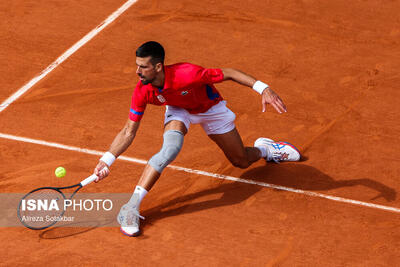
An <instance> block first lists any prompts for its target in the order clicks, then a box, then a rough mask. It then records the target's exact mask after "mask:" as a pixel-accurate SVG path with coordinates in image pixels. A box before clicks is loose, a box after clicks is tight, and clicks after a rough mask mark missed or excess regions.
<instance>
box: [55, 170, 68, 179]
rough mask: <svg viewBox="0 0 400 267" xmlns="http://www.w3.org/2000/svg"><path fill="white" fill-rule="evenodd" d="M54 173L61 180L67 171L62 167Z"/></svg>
mask: <svg viewBox="0 0 400 267" xmlns="http://www.w3.org/2000/svg"><path fill="white" fill-rule="evenodd" d="M54 173H55V175H56V176H57V177H58V178H61V177H64V176H65V174H67V171H66V170H65V169H64V168H63V167H58V168H57V169H56V170H55V172H54Z"/></svg>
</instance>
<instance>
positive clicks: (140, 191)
mask: <svg viewBox="0 0 400 267" xmlns="http://www.w3.org/2000/svg"><path fill="white" fill-rule="evenodd" d="M147 193H148V192H147V190H146V189H144V188H143V187H141V186H139V185H137V186H136V187H135V191H133V194H132V197H131V199H130V200H129V201H128V202H131V201H134V197H133V195H135V194H139V201H138V202H137V209H138V210H139V208H140V203H141V202H142V200H143V198H144V197H145V196H146V195H147Z"/></svg>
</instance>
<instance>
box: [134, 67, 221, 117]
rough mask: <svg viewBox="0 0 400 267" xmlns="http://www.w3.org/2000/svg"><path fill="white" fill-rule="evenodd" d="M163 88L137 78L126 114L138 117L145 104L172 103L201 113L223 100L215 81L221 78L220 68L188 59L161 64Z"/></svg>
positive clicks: (219, 80)
mask: <svg viewBox="0 0 400 267" xmlns="http://www.w3.org/2000/svg"><path fill="white" fill-rule="evenodd" d="M164 72H165V81H164V88H163V89H162V90H160V89H158V88H156V87H154V86H153V85H151V84H147V85H143V84H142V82H141V81H139V82H138V84H137V85H136V88H135V90H134V92H133V95H132V105H131V112H130V115H129V118H130V119H131V120H133V121H140V120H141V118H142V116H143V113H144V111H145V108H146V105H147V104H154V105H171V106H176V107H180V108H184V109H186V110H187V111H188V112H189V113H192V114H196V113H203V112H206V111H207V110H208V109H209V108H210V107H212V106H213V105H215V104H217V103H218V102H220V101H221V100H222V97H221V95H220V94H219V92H218V91H217V89H216V88H215V87H214V85H213V84H214V83H219V82H222V81H223V80H224V75H223V73H222V70H221V69H205V68H203V67H200V66H197V65H193V64H190V63H178V64H174V65H169V66H164Z"/></svg>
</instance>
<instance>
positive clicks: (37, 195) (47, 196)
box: [19, 188, 65, 229]
mask: <svg viewBox="0 0 400 267" xmlns="http://www.w3.org/2000/svg"><path fill="white" fill-rule="evenodd" d="M64 199H65V196H64V195H63V194H62V193H61V192H60V191H57V190H55V189H51V188H45V189H40V190H37V191H34V192H31V193H30V194H28V195H26V196H25V197H24V198H23V199H22V200H21V202H20V206H19V218H20V220H21V222H22V223H23V224H24V225H25V226H27V227H29V228H32V229H41V228H46V227H48V226H50V225H53V224H54V223H56V222H57V220H58V218H59V217H60V216H62V215H63V214H64Z"/></svg>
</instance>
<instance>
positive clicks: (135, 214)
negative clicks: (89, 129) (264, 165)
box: [94, 41, 300, 236]
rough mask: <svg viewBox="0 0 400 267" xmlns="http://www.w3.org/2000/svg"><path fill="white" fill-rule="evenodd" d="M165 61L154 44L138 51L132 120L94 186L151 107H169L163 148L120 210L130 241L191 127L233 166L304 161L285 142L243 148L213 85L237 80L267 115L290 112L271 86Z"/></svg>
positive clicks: (227, 72) (228, 71)
mask: <svg viewBox="0 0 400 267" xmlns="http://www.w3.org/2000/svg"><path fill="white" fill-rule="evenodd" d="M164 57H165V52H164V48H163V47H162V46H161V45H160V44H159V43H157V42H154V41H151V42H146V43H144V44H143V45H141V46H140V47H139V48H138V49H137V50H136V64H137V70H136V73H137V74H138V76H139V78H140V81H139V82H138V83H137V85H136V88H135V90H134V91H133V96H132V104H131V109H130V115H129V119H128V120H127V122H126V124H125V126H124V128H123V129H122V130H121V131H120V132H119V133H118V134H117V136H116V137H115V139H114V141H113V142H112V144H111V146H110V149H109V150H108V152H106V153H105V154H104V155H103V156H102V157H101V159H100V160H99V163H98V164H97V166H96V168H95V171H94V172H95V174H96V175H98V176H99V178H98V179H97V181H96V182H98V181H99V180H101V179H104V178H105V177H107V176H108V175H109V172H110V171H109V167H110V166H111V165H112V164H113V162H114V160H115V159H116V158H117V157H118V156H119V155H121V154H122V153H123V152H124V151H125V150H126V149H127V148H128V147H129V146H130V144H131V143H132V141H133V139H134V138H135V136H136V132H137V130H138V128H139V125H140V120H141V119H142V117H143V114H144V112H145V109H146V105H147V104H153V105H158V106H166V111H165V119H164V125H165V128H164V134H163V138H164V142H163V145H162V148H161V150H160V151H159V152H158V153H157V154H155V155H154V156H153V157H152V158H151V159H150V160H149V161H148V162H147V165H146V167H145V169H144V171H143V173H142V175H141V177H140V179H139V182H138V184H137V186H136V188H135V190H134V193H133V195H132V197H131V199H130V200H129V202H128V203H126V204H125V205H123V206H122V208H121V211H120V213H119V215H118V218H117V219H118V222H119V223H120V224H121V231H122V233H123V234H125V235H128V236H137V235H139V234H140V228H139V225H140V218H142V219H143V217H142V216H140V213H139V209H140V203H141V201H142V200H143V198H144V196H145V195H146V194H147V192H148V191H150V189H151V188H152V187H153V185H154V184H155V182H156V181H157V179H158V178H159V177H160V175H161V173H162V171H163V169H164V168H165V167H167V166H168V164H170V163H171V162H172V161H173V160H174V159H175V158H176V156H177V155H178V153H179V151H180V150H181V148H182V145H183V140H184V136H185V135H186V133H187V132H188V130H189V127H190V125H191V124H196V123H198V124H200V125H201V126H202V127H203V129H204V131H205V132H206V133H207V135H208V136H209V137H210V138H211V140H213V141H214V142H215V143H216V144H217V145H218V146H219V147H220V148H221V150H222V151H223V152H224V154H225V156H226V157H227V158H228V160H229V161H230V162H231V163H232V165H233V166H235V167H239V168H247V167H249V166H250V165H251V164H252V163H253V162H256V161H258V160H259V159H261V158H264V159H265V160H266V161H275V162H280V161H298V160H299V159H300V153H299V151H298V150H297V149H296V148H295V147H294V146H293V145H291V144H289V143H287V142H274V141H273V140H271V139H268V138H262V137H261V138H258V139H257V140H256V141H255V143H254V146H249V147H245V146H244V145H243V142H242V139H241V137H240V135H239V133H238V131H237V130H236V128H235V124H234V120H235V117H236V116H235V114H234V113H233V112H232V111H231V110H230V109H229V108H227V107H226V102H225V101H224V99H223V98H222V96H221V94H220V93H219V92H218V90H217V89H216V88H215V86H214V84H216V83H220V82H223V81H226V80H233V81H235V82H237V83H239V84H242V85H245V86H248V87H250V88H252V89H254V90H255V91H256V92H257V93H259V94H260V95H261V103H262V107H263V109H262V111H263V112H264V111H265V109H266V106H267V104H269V105H271V106H272V107H274V108H275V110H276V111H277V112H279V113H282V112H286V107H285V104H284V103H283V101H282V100H281V98H280V97H279V96H278V95H277V94H276V93H275V92H274V91H273V90H271V88H269V86H268V85H267V84H265V83H263V82H261V81H258V80H256V79H255V78H253V77H251V76H249V75H247V74H245V73H243V72H241V71H239V70H235V69H230V68H224V69H206V68H203V67H200V66H197V65H194V64H190V63H178V64H173V65H164Z"/></svg>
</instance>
